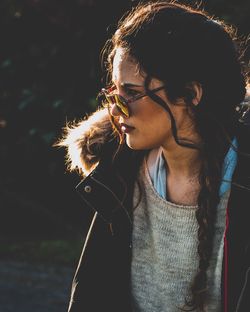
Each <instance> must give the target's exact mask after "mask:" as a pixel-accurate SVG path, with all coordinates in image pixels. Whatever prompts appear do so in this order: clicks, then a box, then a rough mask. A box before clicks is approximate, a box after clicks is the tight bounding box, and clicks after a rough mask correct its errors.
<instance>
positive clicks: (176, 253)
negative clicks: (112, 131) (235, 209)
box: [131, 161, 229, 312]
mask: <svg viewBox="0 0 250 312" xmlns="http://www.w3.org/2000/svg"><path fill="white" fill-rule="evenodd" d="M139 182H140V184H141V186H142V190H141V191H142V197H141V201H140V204H139V206H138V207H137V208H136V209H135V211H134V221H133V234H132V265H131V289H132V303H133V311H136V312H139V311H140V312H175V311H176V312H177V311H180V310H179V309H178V307H183V305H184V302H185V297H186V298H188V296H189V295H190V292H189V287H190V283H191V281H192V279H193V277H194V275H195V274H196V271H197V266H198V255H197V230H198V225H197V221H196V218H195V210H196V209H197V207H196V206H184V205H176V204H173V203H171V202H169V201H167V200H165V199H163V198H161V197H160V196H159V195H158V193H157V192H156V190H155V189H154V187H153V184H152V181H151V179H150V176H149V172H148V168H147V164H146V161H144V164H143V166H142V167H141V170H140V175H139ZM228 196H229V192H227V193H226V194H224V195H223V197H222V198H221V201H220V203H219V205H218V213H217V220H216V224H215V232H216V233H215V237H214V247H213V254H212V259H211V263H210V267H209V270H208V287H209V300H208V306H207V307H206V309H207V311H209V312H210V311H213V312H215V311H220V302H221V287H220V286H221V272H222V259H223V245H224V240H223V236H224V230H225V212H226V205H227V201H228ZM138 200H139V189H138V186H136V187H135V194H134V204H137V203H138Z"/></svg>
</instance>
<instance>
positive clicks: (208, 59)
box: [59, 1, 250, 312]
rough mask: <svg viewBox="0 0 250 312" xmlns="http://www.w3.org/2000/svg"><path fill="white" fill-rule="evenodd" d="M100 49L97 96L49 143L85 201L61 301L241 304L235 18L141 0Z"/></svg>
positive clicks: (243, 134)
mask: <svg viewBox="0 0 250 312" xmlns="http://www.w3.org/2000/svg"><path fill="white" fill-rule="evenodd" d="M103 56H104V59H105V60H106V62H105V64H106V65H107V72H108V73H109V76H108V77H109V81H108V86H107V87H106V88H104V89H103V90H102V91H101V92H100V94H99V96H100V97H101V100H102V103H103V104H104V105H103V106H104V107H103V108H101V109H98V111H96V112H95V113H94V114H92V115H91V116H90V117H88V119H85V120H83V121H81V122H80V123H78V124H77V125H75V126H73V127H68V128H67V129H66V132H65V135H64V137H63V139H62V140H61V142H60V143H59V145H61V146H65V147H67V149H68V162H69V167H70V169H77V170H79V171H80V172H81V173H83V175H84V179H83V181H82V182H81V183H80V184H79V185H78V186H77V190H78V192H79V193H80V195H81V196H82V198H83V199H84V201H85V202H86V203H87V205H88V206H90V207H91V208H92V209H93V219H92V222H91V225H90V228H89V232H88V234H87V236H86V240H85V244H84V247H83V252H82V255H81V258H80V261H79V265H78V268H77V270H76V274H75V277H74V280H73V285H72V295H71V301H70V305H69V311H70V312H73V311H74V312H75V311H77V312H78V311H79V312H80V311H88V312H95V311H109V312H111V311H116V312H117V311H126V312H129V311H136V312H137V311H138V312H139V311H142V312H175V311H182V310H183V311H209V312H210V311H242V312H243V311H250V298H249V297H250V281H249V279H250V277H249V270H250V245H249V244H250V226H249V219H248V210H249V208H250V207H249V202H250V191H249V173H250V172H249V167H250V166H249V161H250V160H249V159H250V158H249V152H250V148H249V137H248V135H249V128H248V127H247V126H245V125H244V121H246V117H247V112H248V110H249V106H248V104H247V103H246V100H245V102H244V103H243V101H244V99H246V90H247V77H246V74H244V71H245V66H244V63H243V61H242V60H241V58H240V56H242V54H241V52H240V45H239V44H238V41H237V38H236V37H235V33H234V31H233V29H232V28H230V27H228V26H226V25H225V24H224V23H223V22H221V21H217V20H215V19H214V18H212V17H210V16H209V15H208V14H207V13H205V12H203V11H200V10H198V9H194V8H191V7H188V6H184V5H181V4H178V3H176V2H169V1H154V2H149V3H144V4H141V5H139V6H137V7H136V8H134V9H133V10H132V11H131V12H130V13H129V14H127V16H126V17H124V18H123V19H122V20H121V21H120V23H119V25H118V29H117V31H116V32H115V34H114V35H113V37H112V39H111V40H109V41H108V42H107V45H106V46H105V49H104V51H103ZM242 103H243V104H242ZM239 115H240V117H241V119H240V120H241V122H240V121H239ZM247 132H248V133H247Z"/></svg>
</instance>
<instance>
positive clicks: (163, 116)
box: [111, 47, 195, 150]
mask: <svg viewBox="0 0 250 312" xmlns="http://www.w3.org/2000/svg"><path fill="white" fill-rule="evenodd" d="M145 77H146V73H140V71H139V70H138V66H136V62H135V60H133V58H131V57H130V56H128V55H126V53H125V51H124V49H122V48H119V47H118V48H117V49H116V53H115V56H114V60H113V71H112V81H113V83H114V85H115V86H116V90H117V93H118V94H119V95H121V96H122V97H124V98H125V99H130V98H131V97H134V96H137V95H140V94H143V93H145V87H144V81H145ZM162 85H163V82H162V81H160V80H158V79H156V78H153V79H152V80H151V82H150V85H149V89H151V90H152V89H156V88H158V87H161V86H162ZM156 94H157V95H158V96H159V97H161V98H162V99H163V100H164V101H165V103H166V104H167V105H168V107H169V108H170V109H171V112H172V114H173V116H174V118H175V122H176V126H177V129H178V136H179V137H188V138H193V137H194V136H195V131H194V126H193V121H192V119H191V117H190V114H188V108H187V106H186V104H185V102H184V100H183V99H181V98H180V99H178V101H176V102H175V103H171V102H170V101H169V99H168V97H167V94H166V92H165V90H164V89H162V90H159V91H157V92H156ZM128 105H129V111H130V116H129V117H125V116H123V115H122V114H121V113H120V112H119V110H118V109H117V107H116V105H112V106H111V115H112V116H114V117H115V119H116V120H117V122H118V124H119V126H120V128H121V131H122V132H124V133H125V137H126V143H127V145H128V146H129V147H130V148H132V149H136V150H141V149H143V150H144V149H152V148H156V147H160V146H162V147H163V148H164V149H172V148H173V147H174V146H176V142H175V140H174V138H173V134H172V130H171V121H170V116H169V114H168V112H167V111H166V110H165V109H164V108H163V107H161V106H160V105H159V104H157V103H156V102H155V101H153V100H152V99H151V98H150V97H149V96H145V97H143V98H141V99H139V100H135V101H133V102H131V103H130V104H128Z"/></svg>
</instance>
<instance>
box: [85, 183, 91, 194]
mask: <svg viewBox="0 0 250 312" xmlns="http://www.w3.org/2000/svg"><path fill="white" fill-rule="evenodd" d="M84 191H85V192H86V193H90V192H91V191H92V188H91V186H90V185H86V186H85V187H84Z"/></svg>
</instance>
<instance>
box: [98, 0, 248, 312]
mask: <svg viewBox="0 0 250 312" xmlns="http://www.w3.org/2000/svg"><path fill="white" fill-rule="evenodd" d="M242 44H243V42H242V43H241V42H240V40H238V39H237V32H236V29H234V28H233V27H232V26H229V25H226V24H225V23H224V22H223V21H219V20H217V19H215V18H213V17H211V16H210V15H209V14H208V13H206V12H205V11H204V10H201V9H197V8H192V7H189V6H186V5H182V4H178V3H177V2H176V1H152V2H147V3H144V4H140V5H138V6H137V7H135V8H134V9H133V10H132V11H130V12H129V13H128V14H127V15H125V16H124V17H123V18H122V19H121V21H120V22H119V24H118V29H117V31H116V32H115V34H114V35H113V37H112V38H111V39H110V40H109V41H107V44H106V45H105V47H104V49H103V51H102V57H103V61H104V66H105V68H106V70H107V73H108V82H109V80H110V78H111V73H112V69H113V68H112V66H113V59H114V56H115V53H116V49H117V48H123V49H124V51H125V53H126V54H127V55H128V56H130V57H132V58H133V59H134V60H135V61H136V63H137V65H138V68H139V70H140V71H141V72H144V73H146V74H147V77H146V79H145V89H146V90H149V84H150V81H151V79H152V78H157V79H159V80H161V81H162V82H163V83H164V85H165V86H166V90H165V91H166V93H167V95H168V98H169V99H170V101H171V102H172V103H173V104H174V103H175V102H176V100H177V99H178V98H183V99H184V100H185V103H186V105H187V106H188V107H189V108H190V111H191V112H192V116H193V122H194V125H195V128H196V131H197V132H198V133H199V135H200V137H201V139H202V144H201V145H200V146H198V145H197V144H195V143H194V142H191V141H190V140H189V138H179V137H178V129H177V127H176V123H175V120H174V117H173V114H172V112H171V105H168V104H167V103H165V106H166V111H167V112H168V114H169V116H170V120H171V127H172V133H173V136H174V138H175V141H176V143H177V144H179V145H181V146H184V147H187V148H197V149H199V150H200V158H201V161H202V166H201V170H200V175H199V182H200V186H201V188H200V193H199V196H198V209H197V211H196V218H197V222H198V225H199V229H198V255H199V265H198V268H197V274H196V276H195V277H194V280H193V283H192V285H191V287H190V290H191V297H190V298H186V307H187V308H185V309H186V310H189V311H193V310H195V309H198V310H199V311H204V307H205V304H206V300H207V290H208V285H207V269H208V267H209V263H210V258H211V254H212V247H213V237H214V221H215V218H216V207H217V205H218V203H219V200H220V198H219V186H220V183H221V173H222V165H223V161H224V157H225V154H226V152H227V151H228V148H229V146H230V144H231V141H232V139H233V138H234V136H235V134H236V128H237V120H236V114H235V108H236V106H237V105H238V104H239V103H240V102H242V101H243V99H244V97H245V94H246V84H247V78H246V68H245V65H244V62H243V53H242V51H243V47H242ZM193 82H197V83H199V84H200V85H201V86H202V90H203V94H202V98H201V100H200V103H199V104H198V105H193V103H192V100H193V98H194V96H195V94H194V92H193V91H194V90H193V89H192V83H193ZM149 96H150V97H151V98H152V99H153V100H154V101H155V102H156V103H159V104H164V103H162V101H163V100H162V99H161V98H160V97H159V96H157V95H156V94H149ZM117 130H118V131H119V129H117ZM120 135H121V134H120ZM121 143H123V142H122V140H121ZM131 182H132V181H131ZM180 309H181V307H180ZM183 309H184V308H183Z"/></svg>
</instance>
